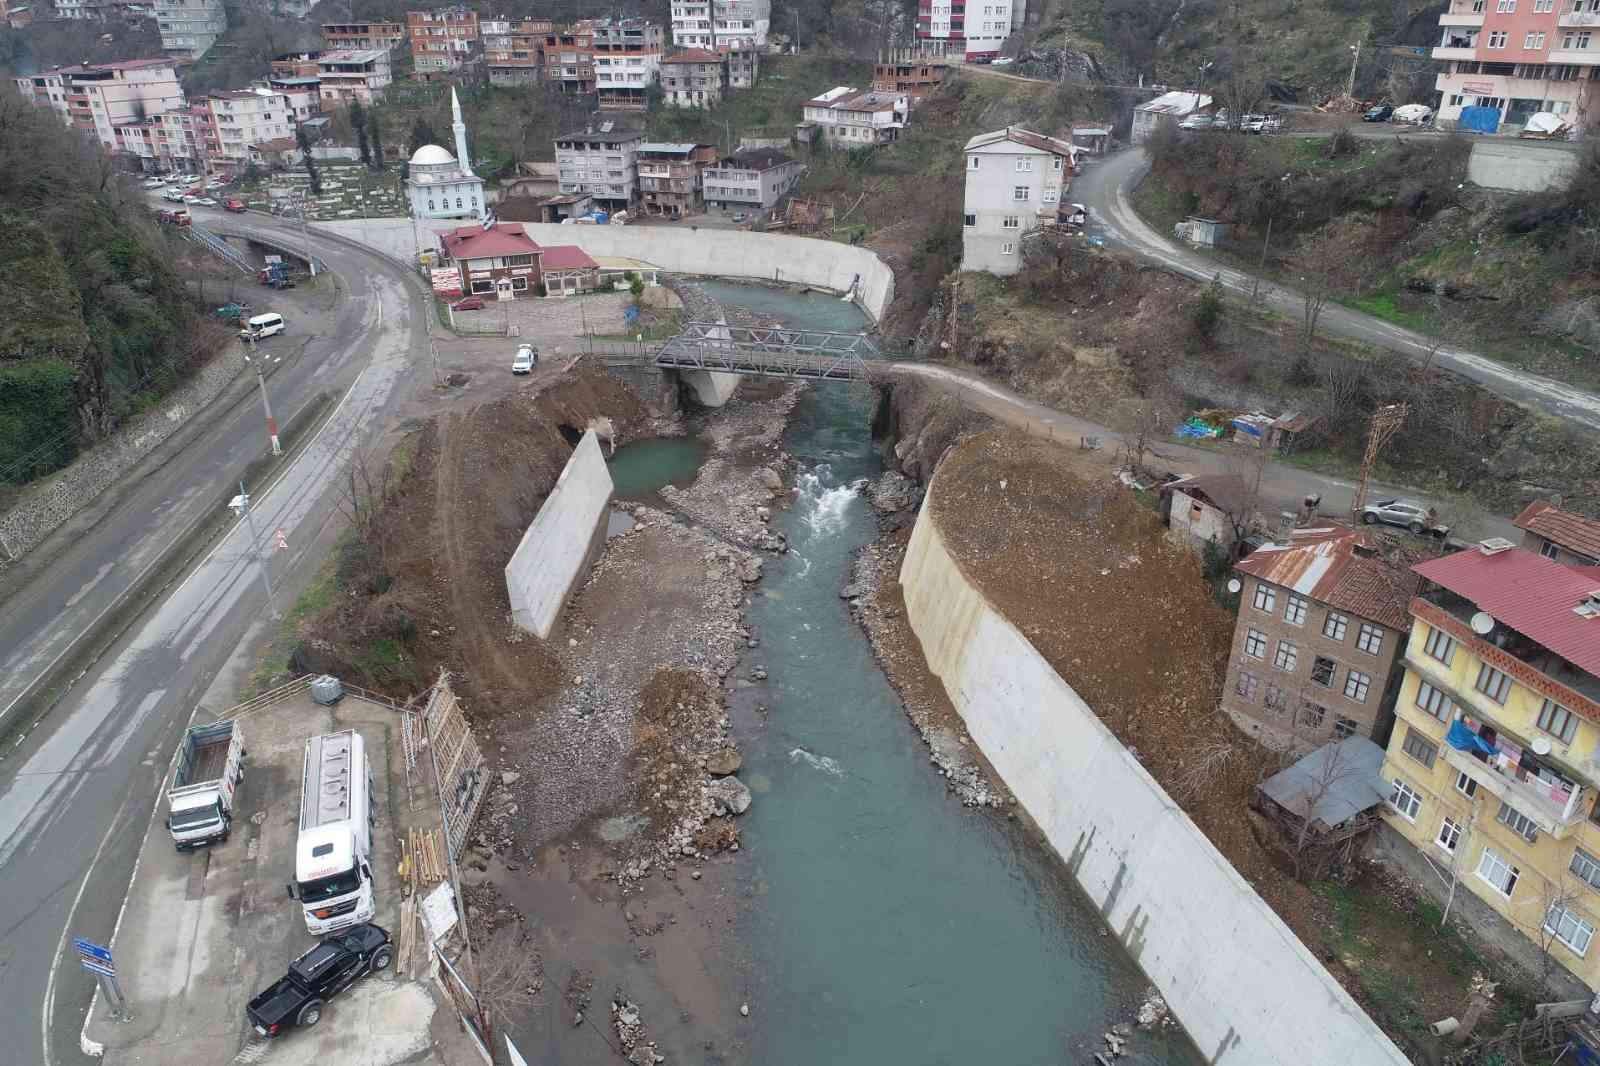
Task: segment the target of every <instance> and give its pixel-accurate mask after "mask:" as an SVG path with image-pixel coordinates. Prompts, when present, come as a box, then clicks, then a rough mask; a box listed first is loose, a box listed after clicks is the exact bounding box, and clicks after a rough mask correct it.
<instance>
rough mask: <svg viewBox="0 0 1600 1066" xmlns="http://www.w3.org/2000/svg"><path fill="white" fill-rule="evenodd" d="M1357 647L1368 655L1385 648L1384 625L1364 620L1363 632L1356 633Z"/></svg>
mask: <svg viewBox="0 0 1600 1066" xmlns="http://www.w3.org/2000/svg"><path fill="white" fill-rule="evenodd" d="M1356 647H1358V648H1360V649H1361V650H1362V651H1364V652H1366V653H1367V654H1368V655H1376V654H1378V652H1380V651H1382V650H1383V627H1382V626H1375V625H1373V624H1372V623H1370V622H1362V623H1361V632H1359V633H1357V634H1356Z"/></svg>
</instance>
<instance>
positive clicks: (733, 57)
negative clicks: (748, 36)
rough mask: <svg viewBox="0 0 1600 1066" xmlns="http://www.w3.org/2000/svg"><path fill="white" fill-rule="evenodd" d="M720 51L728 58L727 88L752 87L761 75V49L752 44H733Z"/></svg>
mask: <svg viewBox="0 0 1600 1066" xmlns="http://www.w3.org/2000/svg"><path fill="white" fill-rule="evenodd" d="M722 52H723V54H724V55H725V56H727V59H728V88H730V89H750V88H754V87H755V84H756V79H757V78H758V77H760V76H761V50H760V49H759V48H757V47H756V46H755V45H753V44H735V45H732V46H731V47H726V48H724V49H722Z"/></svg>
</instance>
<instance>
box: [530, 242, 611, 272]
mask: <svg viewBox="0 0 1600 1066" xmlns="http://www.w3.org/2000/svg"><path fill="white" fill-rule="evenodd" d="M543 251H544V254H543V255H541V256H540V257H539V268H540V269H541V270H544V271H545V272H547V273H548V272H549V271H552V270H592V269H594V268H596V267H598V266H599V265H600V264H599V263H596V262H595V261H594V260H593V259H590V258H589V253H587V252H585V251H584V250H583V249H582V248H579V247H578V246H577V245H576V244H552V245H547V246H546V247H545V248H544V249H543Z"/></svg>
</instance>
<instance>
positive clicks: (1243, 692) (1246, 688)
mask: <svg viewBox="0 0 1600 1066" xmlns="http://www.w3.org/2000/svg"><path fill="white" fill-rule="evenodd" d="M1260 688H1261V679H1260V678H1259V677H1257V676H1256V675H1255V674H1252V673H1250V672H1249V671H1248V670H1241V671H1239V680H1237V681H1235V682H1234V683H1233V691H1234V692H1236V693H1238V694H1239V695H1240V696H1242V697H1244V699H1245V700H1246V701H1247V702H1250V703H1254V702H1255V701H1256V693H1257V692H1258V691H1259V690H1260Z"/></svg>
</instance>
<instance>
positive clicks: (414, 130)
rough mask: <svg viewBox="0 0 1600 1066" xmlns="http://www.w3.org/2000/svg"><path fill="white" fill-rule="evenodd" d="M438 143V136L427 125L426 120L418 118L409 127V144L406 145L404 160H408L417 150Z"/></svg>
mask: <svg viewBox="0 0 1600 1066" xmlns="http://www.w3.org/2000/svg"><path fill="white" fill-rule="evenodd" d="M438 143H439V135H438V134H437V133H435V132H434V131H433V127H432V126H430V125H428V120H427V119H425V118H422V117H420V116H419V117H418V118H417V121H416V123H415V124H414V125H413V126H412V127H411V142H410V143H409V144H407V145H406V158H407V159H410V158H411V157H412V156H414V155H416V154H417V149H418V148H421V147H422V146H423V145H425V144H438Z"/></svg>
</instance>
